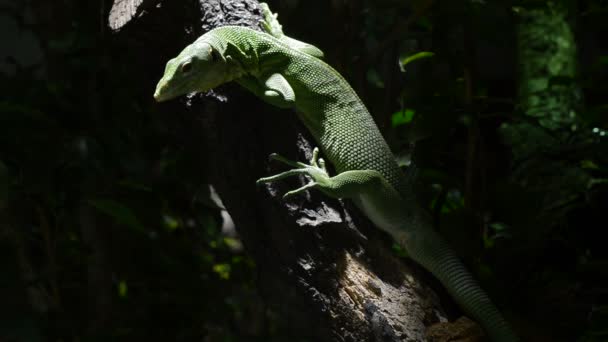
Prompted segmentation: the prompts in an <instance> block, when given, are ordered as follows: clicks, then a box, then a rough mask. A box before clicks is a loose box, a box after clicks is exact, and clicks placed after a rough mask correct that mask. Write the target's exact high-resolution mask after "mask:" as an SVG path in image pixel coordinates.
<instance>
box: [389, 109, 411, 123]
mask: <svg viewBox="0 0 608 342" xmlns="http://www.w3.org/2000/svg"><path fill="white" fill-rule="evenodd" d="M414 114H416V111H415V110H413V109H411V108H406V109H404V110H400V111H398V112H395V113H393V115H392V116H391V125H392V126H393V127H397V126H401V125H405V124H408V123H410V122H411V121H412V119H414Z"/></svg>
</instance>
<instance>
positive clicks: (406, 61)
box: [399, 51, 435, 72]
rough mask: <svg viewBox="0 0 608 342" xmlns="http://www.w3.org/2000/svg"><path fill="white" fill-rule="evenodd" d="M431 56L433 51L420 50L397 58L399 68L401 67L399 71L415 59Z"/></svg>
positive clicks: (402, 70) (403, 70) (403, 69)
mask: <svg viewBox="0 0 608 342" xmlns="http://www.w3.org/2000/svg"><path fill="white" fill-rule="evenodd" d="M433 56H435V54H434V53H433V52H430V51H421V52H418V53H415V54H413V55H410V56H407V57H400V58H399V69H401V72H405V66H406V65H408V64H410V63H412V62H413V61H415V60H419V59H423V58H429V57H433Z"/></svg>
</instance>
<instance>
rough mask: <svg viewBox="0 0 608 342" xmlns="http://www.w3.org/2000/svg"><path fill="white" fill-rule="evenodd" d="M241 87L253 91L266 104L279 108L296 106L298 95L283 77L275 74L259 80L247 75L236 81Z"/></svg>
mask: <svg viewBox="0 0 608 342" xmlns="http://www.w3.org/2000/svg"><path fill="white" fill-rule="evenodd" d="M236 81H237V82H238V83H239V84H240V85H241V86H243V87H245V88H246V89H247V90H249V91H251V92H252V93H253V94H254V95H256V96H257V97H259V98H261V99H262V100H264V101H265V102H268V103H270V104H271V105H273V106H276V107H279V108H293V107H295V105H296V94H295V92H294V91H293V89H292V88H291V85H289V82H288V81H287V80H286V79H285V77H283V75H281V74H278V73H274V74H270V75H266V76H262V77H260V78H257V77H255V76H253V75H246V76H243V77H241V78H239V79H237V80H236Z"/></svg>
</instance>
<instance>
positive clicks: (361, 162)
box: [154, 7, 518, 342]
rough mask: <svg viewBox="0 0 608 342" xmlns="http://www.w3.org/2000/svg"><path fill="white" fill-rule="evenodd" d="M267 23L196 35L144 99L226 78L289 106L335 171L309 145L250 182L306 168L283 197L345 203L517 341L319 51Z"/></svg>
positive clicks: (482, 319)
mask: <svg viewBox="0 0 608 342" xmlns="http://www.w3.org/2000/svg"><path fill="white" fill-rule="evenodd" d="M273 21H276V16H273V15H272V13H271V12H270V11H269V10H268V9H267V7H266V8H265V22H264V25H263V26H264V28H265V29H266V30H267V32H268V33H264V32H259V31H255V30H252V29H249V28H244V27H236V26H224V27H220V28H216V29H213V30H211V31H209V32H207V33H205V34H204V35H202V36H201V37H200V38H199V39H197V40H196V41H195V42H194V43H192V44H191V45H189V46H188V47H186V48H185V49H184V50H183V51H182V52H181V53H180V54H179V55H178V56H177V57H176V58H174V59H171V60H170V61H169V62H168V63H167V66H166V69H165V73H164V76H163V77H162V79H161V80H160V81H159V83H158V85H157V88H156V92H155V94H154V98H155V99H156V100H157V101H165V100H169V99H172V98H174V97H177V96H180V95H184V94H187V93H190V92H204V91H207V90H210V89H212V88H214V87H216V86H218V85H220V84H223V83H226V82H230V81H236V82H238V83H239V84H241V85H242V86H243V87H245V88H246V89H248V90H249V91H251V92H253V93H254V94H255V95H257V96H258V97H260V98H261V99H263V100H264V101H266V102H268V103H270V104H272V105H274V106H277V107H280V108H294V109H295V110H296V112H297V113H298V117H299V118H300V119H301V120H302V122H303V123H304V124H305V125H306V127H307V128H308V129H309V130H310V132H311V133H312V135H313V137H314V138H315V139H316V141H317V143H318V144H319V146H320V147H321V150H322V151H323V153H324V155H325V156H327V158H328V159H329V161H330V162H331V163H332V164H333V165H334V167H335V169H336V171H337V172H338V174H337V175H336V176H333V177H331V176H329V175H328V173H327V170H326V168H325V162H324V161H323V160H322V159H320V158H318V154H319V150H318V149H315V151H314V153H313V158H312V160H311V162H310V164H309V165H308V164H304V163H300V162H292V161H289V160H287V159H285V158H283V157H281V156H278V155H273V158H274V159H276V160H279V161H282V162H284V163H286V164H288V165H290V166H292V167H293V169H292V170H289V171H286V172H283V173H281V174H278V175H275V176H272V177H267V178H262V179H260V180H259V181H258V182H259V183H264V182H272V181H276V180H280V179H283V178H285V177H290V176H293V175H299V174H306V175H308V176H310V178H311V179H312V181H311V182H310V183H309V184H307V185H305V186H304V187H302V188H300V189H296V190H293V191H290V192H288V193H287V194H286V195H285V196H291V195H294V194H297V193H300V192H302V191H304V190H306V189H310V188H316V189H319V190H321V191H323V192H324V193H326V194H327V195H329V196H333V197H337V198H349V199H351V200H353V201H354V203H355V204H356V205H357V206H358V207H359V208H360V209H361V210H362V211H363V212H364V213H365V215H366V216H367V217H368V218H369V219H370V220H371V221H372V222H373V223H374V224H375V225H376V226H377V227H378V228H380V229H382V230H384V231H386V232H387V233H388V234H390V235H391V236H392V237H393V238H394V239H395V241H397V242H398V243H399V244H400V245H401V246H403V247H404V248H405V249H406V250H407V252H408V255H409V256H410V257H411V258H412V259H413V260H415V261H416V262H418V263H419V264H421V265H422V266H423V267H424V268H426V269H427V270H429V271H430V272H431V273H432V274H433V275H435V276H436V277H437V278H438V279H439V280H440V281H441V283H442V284H443V285H444V286H445V287H446V289H447V290H448V292H449V293H450V294H451V295H452V296H453V298H454V299H455V300H456V302H458V303H459V305H460V306H461V307H462V308H463V309H464V310H465V311H466V312H467V313H468V314H469V315H471V316H472V317H473V318H474V319H476V320H477V321H478V322H479V323H480V324H481V325H482V326H483V328H484V329H485V330H486V332H487V334H488V335H489V336H490V338H491V339H492V340H493V341H505V342H506V341H509V342H510V341H517V340H518V338H517V337H516V335H515V334H514V333H513V332H512V330H511V329H510V328H509V326H508V324H507V323H506V322H505V320H504V319H503V317H502V316H501V314H500V313H499V311H498V310H497V309H496V307H495V306H494V305H493V304H492V302H491V301H490V299H489V297H488V296H487V295H486V294H485V292H484V291H483V290H482V289H481V288H480V287H479V286H478V285H477V283H476V282H475V280H474V279H473V277H472V276H471V275H470V274H469V272H468V271H467V270H466V269H465V267H464V266H463V264H462V263H461V262H460V261H459V259H458V257H457V256H456V255H455V254H454V252H453V251H452V249H451V248H450V247H449V246H448V244H447V243H446V242H445V241H444V240H443V239H442V238H441V237H440V236H439V235H438V234H437V233H436V232H435V231H434V230H433V228H432V226H431V224H430V222H429V220H428V219H427V217H426V216H425V214H423V210H422V209H421V208H419V207H417V204H416V203H415V201H414V199H413V196H412V189H411V184H410V183H409V182H408V179H407V178H406V176H405V175H404V174H403V172H402V171H401V169H400V168H399V167H398V165H397V163H396V162H395V159H394V157H393V154H392V153H391V151H390V149H389V147H388V145H387V143H386V141H385V140H384V138H383V137H382V135H381V133H380V131H379V130H378V128H377V126H376V124H375V123H374V120H373V119H372V117H371V115H370V114H369V112H368V111H367V109H366V108H365V105H364V104H363V102H362V101H361V100H360V99H359V97H358V96H357V94H356V93H355V91H354V90H353V89H352V88H351V87H350V85H349V84H348V82H346V80H344V78H343V77H342V76H341V75H340V74H339V73H338V72H337V71H335V70H334V69H333V68H332V67H330V66H329V65H328V64H326V63H325V62H323V61H322V60H320V59H319V58H317V57H320V56H322V52H321V51H320V50H319V49H317V48H316V47H314V46H312V45H309V44H306V43H303V42H299V41H297V40H295V39H292V38H289V37H286V36H284V35H283V34H282V31H281V28H280V25H278V23H274V22H273ZM277 27H278V28H277ZM315 56H316V57H315Z"/></svg>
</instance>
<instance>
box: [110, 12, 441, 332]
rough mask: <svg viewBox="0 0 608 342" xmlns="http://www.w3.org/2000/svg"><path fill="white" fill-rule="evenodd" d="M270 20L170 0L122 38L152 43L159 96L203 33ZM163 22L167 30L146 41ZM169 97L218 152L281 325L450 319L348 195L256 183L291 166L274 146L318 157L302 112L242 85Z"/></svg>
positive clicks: (408, 327) (362, 327) (170, 111)
mask: <svg viewBox="0 0 608 342" xmlns="http://www.w3.org/2000/svg"><path fill="white" fill-rule="evenodd" d="M196 11H200V12H196ZM195 12H196V13H199V15H198V16H197V15H194V14H192V13H195ZM180 15H181V17H180ZM260 19H261V13H260V10H259V7H258V3H257V1H251V0H233V1H228V0H224V1H219V0H210V1H202V0H201V1H200V2H198V3H197V2H194V1H191V2H183V3H181V4H176V2H172V1H165V2H161V4H160V7H157V8H155V9H154V10H152V11H151V12H150V13H148V15H146V16H142V17H138V19H137V20H136V21H134V22H130V23H128V24H126V25H125V26H124V29H123V30H121V32H120V34H118V35H117V36H116V37H115V39H116V40H139V41H140V42H141V41H146V42H150V43H149V45H148V46H146V47H142V50H143V51H142V52H141V54H142V57H145V59H147V63H146V65H145V66H141V67H145V68H146V69H147V70H158V73H157V75H152V76H148V78H147V79H146V80H145V81H143V82H142V87H146V89H148V90H149V92H150V96H151V94H152V89H153V87H154V84H155V82H156V81H157V79H158V77H160V76H161V73H162V67H163V64H164V63H165V62H166V61H167V60H168V59H169V58H172V57H173V56H175V55H176V54H177V53H178V51H179V50H181V49H182V48H183V47H184V46H185V45H186V44H187V43H188V42H189V41H192V40H194V39H195V38H196V36H198V35H199V34H201V33H203V32H205V31H207V30H209V29H211V28H213V27H216V26H221V25H226V24H234V25H246V26H249V27H253V28H258V22H259V20H260ZM283 24H286V23H283ZM158 25H160V26H161V27H163V31H164V32H162V33H160V34H159V35H158V36H155V37H150V36H148V37H143V39H139V36H140V35H143V36H145V35H146V34H148V35H150V34H154V32H155V30H158V28H156V29H155V28H154V27H158ZM186 32H187V33H186ZM150 51H154V53H151V52H150ZM142 74H143V73H142ZM155 76H156V77H155ZM162 106H163V109H164V110H165V111H166V112H167V115H173V116H178V115H176V113H181V114H183V115H179V120H184V126H183V132H181V134H182V135H183V136H184V140H185V142H186V143H187V144H188V145H190V146H192V149H193V150H195V151H198V152H197V153H198V157H200V158H202V159H204V160H206V162H207V167H206V172H208V173H209V174H208V177H209V179H210V180H211V182H212V183H213V185H214V186H215V188H216V189H217V192H218V193H219V195H220V197H221V199H222V201H223V203H224V204H225V206H226V208H227V209H228V211H229V213H230V215H231V216H232V218H233V219H234V222H235V224H236V227H237V229H238V231H239V233H240V235H241V238H242V240H243V243H244V245H245V248H246V250H247V251H248V253H250V254H251V255H252V257H253V258H254V259H255V261H256V264H257V268H258V271H259V279H258V281H259V282H258V285H259V288H260V289H261V292H262V293H261V296H262V298H263V299H264V302H265V305H266V306H267V310H269V311H271V312H274V313H276V314H277V315H278V316H280V317H281V319H280V320H279V322H280V323H281V325H280V326H279V334H281V335H283V336H285V337H290V338H291V337H293V338H296V337H297V338H308V339H311V340H314V341H422V340H425V339H426V337H425V333H426V327H427V326H429V325H430V324H432V323H435V322H437V321H440V320H444V315H443V313H442V310H441V308H440V307H439V306H438V300H437V297H436V295H435V294H434V293H433V291H432V290H430V288H429V287H428V286H427V280H428V279H425V274H426V273H424V272H421V271H420V270H419V268H418V267H416V266H413V264H412V263H408V262H403V261H402V260H400V259H399V258H397V257H396V256H395V254H394V253H392V252H391V248H390V246H391V242H390V240H389V239H388V237H387V236H385V235H383V234H381V233H379V232H378V231H377V230H376V229H375V228H374V227H373V226H371V224H370V223H369V222H367V221H366V220H365V219H364V218H362V217H360V215H359V214H358V213H357V212H356V210H351V208H350V205H349V204H348V203H342V202H340V201H336V200H331V199H328V198H326V197H324V196H322V195H321V194H319V193H316V192H312V193H308V194H306V195H305V196H298V197H297V198H294V199H292V200H290V201H283V200H282V199H281V195H282V194H283V193H284V192H285V191H286V190H288V189H292V188H295V187H297V186H299V185H300V184H299V182H300V181H301V180H299V181H298V180H295V179H294V180H289V181H286V182H280V183H278V184H274V185H270V186H268V187H256V185H255V180H256V179H257V178H259V177H262V176H264V175H270V174H273V173H275V172H277V171H278V170H280V167H281V166H280V165H276V164H273V163H270V162H268V159H267V157H268V155H269V154H270V153H271V152H279V153H281V154H283V155H285V156H287V157H288V158H292V159H299V160H303V159H305V158H308V157H310V155H309V154H310V147H311V146H312V145H311V143H310V140H309V139H308V136H307V133H306V131H305V130H304V128H303V126H301V125H300V124H299V123H298V122H297V120H296V117H295V115H294V113H292V112H289V111H285V110H277V109H274V108H271V107H270V106H268V105H266V104H264V103H263V102H262V101H260V100H259V99H257V98H255V97H253V95H251V94H248V93H245V92H244V91H243V90H241V89H237V87H236V86H232V85H228V86H225V87H222V88H220V89H219V90H217V91H215V92H212V93H210V94H207V95H197V96H194V97H191V98H189V99H188V100H185V99H181V100H179V101H172V102H170V103H168V104H163V105H162ZM193 157H194V156H193Z"/></svg>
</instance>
